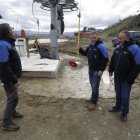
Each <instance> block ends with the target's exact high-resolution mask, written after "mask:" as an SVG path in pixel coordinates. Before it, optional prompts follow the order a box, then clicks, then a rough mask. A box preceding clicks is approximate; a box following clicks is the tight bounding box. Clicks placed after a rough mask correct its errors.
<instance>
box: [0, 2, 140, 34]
mask: <svg viewBox="0 0 140 140" xmlns="http://www.w3.org/2000/svg"><path fill="white" fill-rule="evenodd" d="M77 1H78V2H79V3H80V2H81V15H82V16H81V28H83V27H84V26H92V27H96V28H98V27H106V26H108V25H111V24H113V23H115V22H117V21H118V20H119V19H120V18H121V19H123V18H125V17H127V16H129V15H134V14H137V12H136V11H137V10H139V9H140V2H139V0H97V1H95V0H77ZM32 2H33V1H32V0H24V1H19V0H6V1H3V0H0V6H1V8H0V14H1V15H2V16H3V19H2V20H0V22H8V23H10V24H11V25H12V26H14V27H17V28H18V29H20V28H25V29H36V30H37V24H36V21H35V19H34V17H33V15H32ZM34 13H35V15H36V17H37V18H39V20H40V30H45V31H49V30H50V29H49V28H50V12H49V11H44V10H42V9H40V4H38V3H35V4H34ZM77 14H78V11H76V12H69V13H64V21H65V27H66V30H72V29H73V30H76V29H77V26H78V18H77ZM17 19H18V25H17V26H16V21H17Z"/></svg>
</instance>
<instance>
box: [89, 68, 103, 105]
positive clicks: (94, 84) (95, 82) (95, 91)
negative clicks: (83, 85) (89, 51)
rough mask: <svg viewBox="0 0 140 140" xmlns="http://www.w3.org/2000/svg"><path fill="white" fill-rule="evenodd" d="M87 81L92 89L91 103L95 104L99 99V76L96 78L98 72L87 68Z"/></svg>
mask: <svg viewBox="0 0 140 140" xmlns="http://www.w3.org/2000/svg"><path fill="white" fill-rule="evenodd" d="M89 81H90V84H91V88H92V95H91V103H93V104H97V102H98V98H99V85H100V81H101V76H98V71H95V70H93V69H90V68H89Z"/></svg>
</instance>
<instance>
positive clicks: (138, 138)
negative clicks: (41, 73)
mask: <svg viewBox="0 0 140 140" xmlns="http://www.w3.org/2000/svg"><path fill="white" fill-rule="evenodd" d="M68 61H69V58H68V57H65V58H64V59H63V60H62V63H61V66H60V68H59V72H58V78H57V79H47V78H28V79H27V78H22V79H21V81H22V84H21V86H20V87H19V97H20V100H19V104H18V107H17V110H18V111H19V112H21V113H23V114H24V115H25V117H24V118H23V119H17V120H16V119H15V120H13V121H14V122H15V123H16V124H18V125H19V126H20V130H19V131H17V132H5V131H3V130H2V128H1V129H0V140H140V94H139V93H140V77H138V79H137V80H136V83H135V84H134V85H133V88H132V92H131V100H130V113H129V116H128V121H127V122H125V123H122V122H121V121H120V118H119V116H120V113H109V112H108V108H109V107H111V106H112V105H114V102H115V99H114V91H113V85H112V83H111V85H109V86H108V85H104V86H103V83H102V82H101V88H100V99H99V103H98V106H97V109H96V110H95V111H88V110H87V106H88V104H87V103H86V102H85V100H86V99H88V98H89V97H90V94H91V89H90V85H89V82H88V73H87V62H86V59H85V58H81V59H80V61H81V65H79V67H78V68H77V69H72V68H71V67H70V66H69V65H68ZM102 93H104V94H102ZM5 103H6V97H5V92H4V90H3V87H2V86H0V118H1V119H2V117H3V111H4V108H5Z"/></svg>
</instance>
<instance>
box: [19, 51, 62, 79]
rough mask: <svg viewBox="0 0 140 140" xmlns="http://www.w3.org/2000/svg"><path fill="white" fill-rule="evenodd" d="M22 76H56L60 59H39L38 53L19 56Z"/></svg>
mask: <svg viewBox="0 0 140 140" xmlns="http://www.w3.org/2000/svg"><path fill="white" fill-rule="evenodd" d="M21 63H22V71H23V72H22V76H23V77H43V78H44V77H45V78H57V71H58V68H59V65H60V60H52V59H40V56H39V55H38V54H30V57H29V58H27V57H21Z"/></svg>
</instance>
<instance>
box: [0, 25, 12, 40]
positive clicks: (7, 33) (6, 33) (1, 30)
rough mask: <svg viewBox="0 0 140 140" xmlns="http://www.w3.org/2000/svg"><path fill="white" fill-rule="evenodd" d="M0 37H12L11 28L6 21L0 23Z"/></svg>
mask: <svg viewBox="0 0 140 140" xmlns="http://www.w3.org/2000/svg"><path fill="white" fill-rule="evenodd" d="M0 38H6V39H10V38H14V35H13V28H11V27H10V25H9V24H8V23H2V24H0Z"/></svg>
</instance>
